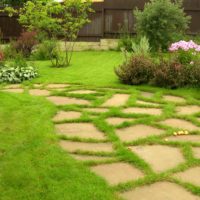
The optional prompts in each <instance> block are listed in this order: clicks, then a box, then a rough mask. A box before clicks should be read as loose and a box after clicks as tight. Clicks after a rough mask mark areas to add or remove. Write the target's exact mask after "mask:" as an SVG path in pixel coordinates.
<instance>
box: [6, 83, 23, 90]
mask: <svg viewBox="0 0 200 200" xmlns="http://www.w3.org/2000/svg"><path fill="white" fill-rule="evenodd" d="M5 88H6V89H18V88H21V85H20V84H11V85H7V86H6V87H5Z"/></svg>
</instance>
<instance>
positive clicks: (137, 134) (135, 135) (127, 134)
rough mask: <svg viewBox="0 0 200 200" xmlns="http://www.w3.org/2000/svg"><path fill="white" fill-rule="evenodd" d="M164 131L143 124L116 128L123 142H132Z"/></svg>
mask: <svg viewBox="0 0 200 200" xmlns="http://www.w3.org/2000/svg"><path fill="white" fill-rule="evenodd" d="M162 133H163V130H160V129H157V128H154V127H151V126H147V125H142V124H139V125H135V126H131V127H127V128H122V129H118V130H116V134H117V135H118V137H119V138H120V139H121V141H123V142H130V141H133V140H138V139H142V138H146V137H148V136H154V135H160V134H162Z"/></svg>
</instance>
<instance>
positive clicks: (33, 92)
mask: <svg viewBox="0 0 200 200" xmlns="http://www.w3.org/2000/svg"><path fill="white" fill-rule="evenodd" d="M29 94H30V95H34V96H49V95H50V92H49V91H48V90H40V89H32V90H29Z"/></svg>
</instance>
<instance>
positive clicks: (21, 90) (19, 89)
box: [2, 88, 24, 93]
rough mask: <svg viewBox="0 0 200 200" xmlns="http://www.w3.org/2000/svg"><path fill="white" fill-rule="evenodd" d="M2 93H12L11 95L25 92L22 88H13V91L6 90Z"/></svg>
mask: <svg viewBox="0 0 200 200" xmlns="http://www.w3.org/2000/svg"><path fill="white" fill-rule="evenodd" d="M2 91H4V92H11V93H23V92H24V90H23V89H21V88H16V89H14V88H11V89H5V90H2Z"/></svg>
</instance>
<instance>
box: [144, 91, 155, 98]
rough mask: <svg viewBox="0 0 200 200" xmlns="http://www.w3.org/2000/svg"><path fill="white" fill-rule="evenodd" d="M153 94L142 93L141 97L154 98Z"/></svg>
mask: <svg viewBox="0 0 200 200" xmlns="http://www.w3.org/2000/svg"><path fill="white" fill-rule="evenodd" d="M153 95H154V94H153V93H152V92H141V96H143V97H146V98H152V97H153Z"/></svg>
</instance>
